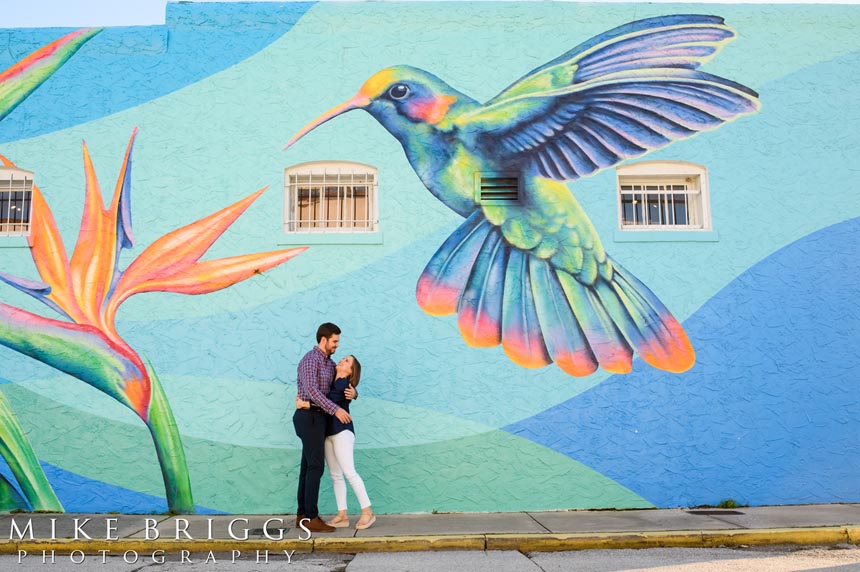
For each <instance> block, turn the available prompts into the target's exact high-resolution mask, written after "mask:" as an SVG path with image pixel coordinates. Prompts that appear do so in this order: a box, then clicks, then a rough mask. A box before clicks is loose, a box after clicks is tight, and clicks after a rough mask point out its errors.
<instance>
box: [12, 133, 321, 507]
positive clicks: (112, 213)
mask: <svg viewBox="0 0 860 572" xmlns="http://www.w3.org/2000/svg"><path fill="white" fill-rule="evenodd" d="M136 133H137V130H136V129H135V131H134V133H133V134H132V136H131V139H130V141H129V143H128V148H127V150H126V153H125V158H124V160H123V163H122V167H121V169H120V175H119V178H118V180H117V184H116V188H115V191H114V195H113V200H112V202H111V204H110V206H109V207H108V208H107V209H105V208H104V206H103V203H102V194H101V191H100V189H99V184H98V181H97V180H96V174H95V170H94V168H93V164H92V161H91V159H90V155H89V152H88V150H87V147H86V144H85V143H84V145H83V155H84V170H85V174H86V200H85V205H84V215H83V220H82V223H81V229H80V233H79V235H78V240H77V243H76V245H75V249H74V252H73V253H72V256H71V258H68V257H67V255H66V250H65V247H64V245H63V241H62V237H61V236H60V234H59V231H58V229H57V225H56V223H55V221H54V217H53V215H52V213H51V210H50V208H49V207H48V205H47V203H46V202H45V200H44V197H43V196H42V194H41V192H40V191H39V189H38V188H36V187H35V186H34V187H33V221H32V230H31V233H30V236H29V244H30V248H31V252H32V256H33V261H34V262H35V265H36V268H37V270H38V272H39V275H40V277H41V281H33V280H27V279H24V278H18V277H14V276H10V275H8V274H4V273H0V280H2V281H4V282H6V283H8V284H10V285H12V286H13V287H15V288H17V289H18V290H21V291H22V292H25V293H27V294H29V295H31V296H33V297H34V298H36V299H37V300H39V301H41V302H43V303H44V304H46V305H47V306H49V307H50V308H52V309H53V310H55V311H57V312H59V313H60V314H61V315H62V316H63V317H64V318H66V319H67V320H68V321H61V320H56V319H51V318H46V317H43V316H39V315H36V314H33V313H31V312H28V311H25V310H22V309H19V308H14V307H12V306H9V305H6V304H2V303H0V344H2V345H5V346H7V347H9V348H12V349H13V350H16V351H18V352H20V353H22V354H25V355H28V356H30V357H33V358H35V359H37V360H39V361H42V362H44V363H46V364H48V365H50V366H52V367H54V368H56V369H58V370H60V371H63V372H65V373H67V374H69V375H71V376H74V377H76V378H78V379H80V380H82V381H85V382H87V383H88V384H90V385H92V386H93V387H95V388H96V389H99V390H101V391H103V392H104V393H106V394H108V395H109V396H111V397H113V398H114V399H116V400H117V401H119V402H120V403H122V404H123V405H125V406H126V407H128V408H130V409H131V410H132V411H134V412H135V413H136V414H137V415H138V416H139V417H140V418H141V420H142V421H143V422H144V423H145V424H146V426H147V427H148V428H149V431H150V433H151V435H152V439H153V442H154V444H155V450H156V452H157V455H158V460H159V463H160V465H161V471H162V475H163V477H164V484H165V490H166V494H167V501H168V507H169V509H170V510H171V511H172V512H178V513H189V512H193V511H194V502H193V498H192V494H191V485H190V479H189V476H188V469H187V465H186V461H185V453H184V451H183V448H182V442H181V439H180V435H179V430H178V429H177V426H176V421H175V420H174V417H173V413H172V411H171V409H170V405H169V403H168V401H167V397H166V395H165V393H164V390H163V389H162V386H161V383H160V381H159V379H158V377H157V376H156V375H155V372H154V371H153V369H152V367H151V365H150V364H149V363H144V361H143V359H142V358H141V357H140V356H139V355H138V353H137V352H135V350H133V349H132V348H131V347H130V346H129V345H128V344H127V343H126V342H125V340H123V339H122V337H120V335H119V333H118V332H117V330H116V326H115V318H116V313H117V310H118V308H119V306H120V304H122V303H123V302H124V301H125V300H127V299H128V298H129V297H130V296H133V295H134V294H140V293H144V292H155V291H161V292H175V293H181V294H206V293H209V292H214V291H216V290H220V289H222V288H226V287H228V286H231V285H233V284H235V283H237V282H240V281H242V280H245V279H247V278H250V277H251V276H253V275H255V274H259V273H260V272H263V271H265V270H268V269H270V268H272V267H274V266H277V265H279V264H281V263H283V262H286V261H287V260H289V259H291V258H293V257H294V256H296V255H298V254H300V253H301V252H302V251H304V250H305V249H306V247H299V248H290V249H286V250H278V251H273V252H264V253H257V254H245V255H240V256H234V257H229V258H222V259H217V260H208V261H200V258H201V257H202V256H203V255H204V254H205V252H206V251H207V250H208V249H209V248H210V247H211V246H212V244H213V243H214V242H215V240H217V239H218V237H219V236H221V234H222V233H223V232H224V231H225V230H226V229H227V228H228V227H229V226H230V225H231V224H232V223H233V222H234V221H235V220H236V219H237V218H238V217H239V216H240V215H241V214H242V213H243V212H244V211H245V210H246V209H247V208H248V207H249V206H250V205H251V204H252V203H253V202H254V201H255V200H256V199H257V198H258V197H259V196H260V194H262V193H263V191H265V188H263V189H260V190H259V191H257V192H256V193H254V194H252V195H250V196H248V197H246V198H244V199H242V200H240V201H238V202H237V203H235V204H233V205H231V206H229V207H227V208H225V209H222V210H220V211H218V212H216V213H214V214H212V215H210V216H208V217H206V218H203V219H200V220H198V221H197V222H194V223H191V224H189V225H187V226H184V227H182V228H180V229H177V230H175V231H173V232H170V233H168V234H166V235H164V236H163V237H161V238H159V239H158V240H156V241H155V242H154V243H152V244H151V245H150V246H149V247H148V248H146V249H145V250H144V251H143V252H142V253H141V254H140V255H139V256H138V257H137V258H136V259H135V260H134V261H133V262H132V263H131V264H130V265H129V266H128V267H127V268H126V269H125V270H124V271H120V270H119V268H118V264H119V255H120V252H121V251H122V249H124V248H130V247H131V246H133V238H132V225H131V209H130V202H129V201H130V192H131V163H132V161H131V158H132V150H133V146H134V140H135V136H136ZM0 160H2V162H3V163H4V164H5V165H7V166H10V167H14V164H12V162H11V161H9V160H8V159H6V158H5V157H3V156H2V155H0ZM16 478H17V475H16Z"/></svg>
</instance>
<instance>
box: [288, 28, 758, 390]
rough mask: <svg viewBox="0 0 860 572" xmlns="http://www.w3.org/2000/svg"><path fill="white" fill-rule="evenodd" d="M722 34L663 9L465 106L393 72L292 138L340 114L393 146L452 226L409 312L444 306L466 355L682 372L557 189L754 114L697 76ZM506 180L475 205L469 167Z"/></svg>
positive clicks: (668, 327)
mask: <svg viewBox="0 0 860 572" xmlns="http://www.w3.org/2000/svg"><path fill="white" fill-rule="evenodd" d="M734 37H735V34H734V32H733V31H732V30H731V29H730V28H728V27H727V26H725V25H724V23H723V19H722V18H719V17H716V16H665V17H659V18H650V19H645V20H640V21H637V22H632V23H630V24H625V25H623V26H619V27H618V28H614V29H612V30H610V31H608V32H606V33H604V34H601V35H599V36H596V37H594V38H592V39H590V40H588V41H586V42H585V43H583V44H580V45H579V46H577V47H575V48H573V49H572V50H570V51H569V52H567V53H565V54H563V55H562V56H560V57H558V58H556V59H555V60H553V61H551V62H549V63H547V64H545V65H543V66H541V67H539V68H537V69H535V70H533V71H532V72H530V73H528V74H526V75H525V76H524V77H522V78H520V79H519V80H517V81H516V82H514V83H513V84H511V85H510V86H509V87H508V88H507V89H505V90H503V91H502V92H501V93H500V94H499V95H497V96H496V97H494V98H493V99H491V100H490V101H488V102H487V103H486V104H483V105H481V104H480V103H478V102H477V101H475V100H474V99H472V98H470V97H469V96H467V95H465V94H463V93H460V92H459V91H457V90H455V89H454V88H452V87H451V86H449V85H448V84H446V83H445V82H444V81H442V80H441V79H439V78H438V77H436V76H434V75H433V74H430V73H428V72H426V71H424V70H421V69H417V68H413V67H409V66H396V67H391V68H387V69H384V70H382V71H380V72H379V73H377V74H376V75H374V76H373V77H371V78H370V79H369V80H367V82H366V83H365V84H364V85H363V86H362V87H361V89H360V90H359V91H358V93H357V94H356V95H355V97H353V98H352V99H350V100H349V101H347V102H345V103H343V104H341V105H339V106H337V107H335V108H333V109H331V110H330V111H328V112H327V113H325V114H323V115H322V116H321V117H319V118H318V119H316V120H315V121H313V122H312V123H310V124H309V125H308V126H306V127H305V128H304V129H302V130H301V131H300V132H299V133H298V134H297V135H296V136H295V137H293V138H292V139H291V140H290V142H289V143H288V144H287V147H289V146H291V145H293V144H294V143H295V142H296V141H298V140H299V139H300V138H301V137H303V136H304V135H305V134H306V133H308V132H309V131H311V130H312V129H314V128H316V127H317V126H319V125H321V124H323V123H325V122H326V121H328V120H330V119H332V118H334V117H336V116H338V115H340V114H342V113H345V112H347V111H351V110H354V109H364V110H366V111H367V112H368V113H370V114H371V115H372V116H373V117H374V118H375V119H376V120H377V121H379V122H380V123H381V124H382V125H383V127H385V128H386V129H387V130H388V131H389V133H391V134H392V135H394V136H395V137H396V138H397V139H398V141H400V143H401V144H402V145H403V148H404V150H405V151H406V156H407V157H408V159H409V162H410V164H411V165H412V168H413V169H414V170H415V172H416V173H417V174H418V176H419V177H420V178H421V181H422V182H423V183H424V185H425V186H426V187H427V189H428V190H429V191H430V192H431V193H433V195H434V196H435V197H436V198H437V199H439V200H440V201H442V202H443V203H444V204H445V205H446V206H448V207H449V208H451V209H452V210H453V211H455V212H456V213H458V214H460V215H461V216H463V217H466V222H464V223H463V224H462V226H460V228H458V229H457V230H456V231H455V232H454V233H453V234H452V235H451V236H450V237H449V238H448V240H446V241H445V243H444V244H443V245H442V246H441V247H440V248H439V250H438V251H437V252H436V254H434V255H433V257H432V258H431V260H430V262H429V263H428V265H427V268H426V269H425V270H424V272H423V274H422V275H421V278H420V279H419V281H418V287H417V298H418V304H419V305H420V306H421V308H422V309H424V311H425V312H427V313H429V314H432V315H436V316H444V315H448V314H454V313H456V314H457V315H458V324H459V327H460V333H461V334H462V336H463V339H464V340H465V341H466V343H467V344H468V345H470V346H473V347H491V346H496V345H499V344H500V343H501V344H502V346H503V347H504V350H505V353H506V354H507V356H508V357H509V358H510V359H511V360H512V361H513V362H514V363H516V364H518V365H521V366H523V367H529V368H537V367H543V366H545V365H548V364H550V363H552V362H555V363H556V364H557V365H558V366H559V367H560V368H561V369H562V370H564V371H565V372H567V373H568V374H570V375H574V376H586V375H590V374H592V373H593V372H594V371H595V370H596V369H597V367H598V365H600V366H602V367H603V368H604V369H605V370H607V371H609V372H612V373H627V372H629V371H631V369H632V360H633V352H634V351H635V352H636V353H637V354H638V355H639V356H640V357H641V358H642V359H643V360H644V361H645V362H647V363H648V364H650V365H652V366H654V367H656V368H659V369H663V370H666V371H670V372H675V373H680V372H683V371H686V370H688V369H689V368H691V367H692V366H693V364H694V363H695V352H694V350H693V347H692V346H691V344H690V341H689V340H688V338H687V335H686V333H685V332H684V329H683V328H682V327H681V325H680V324H679V323H678V321H677V320H676V319H675V317H674V316H672V314H671V313H670V312H669V311H668V310H667V309H666V307H665V306H664V305H663V303H662V302H660V300H659V299H658V298H657V297H656V296H655V295H654V294H653V293H652V292H651V290H649V289H648V287H647V286H645V285H644V284H642V283H641V282H640V281H639V280H638V279H637V278H636V277H635V276H633V275H632V274H630V273H629V272H627V271H626V270H624V268H623V267H622V266H621V265H620V264H618V262H616V261H615V260H613V259H612V258H611V257H610V256H608V255H607V254H606V252H605V250H604V248H603V245H602V243H601V241H600V237H599V236H598V235H597V231H596V230H595V228H594V226H593V225H592V224H591V221H590V220H589V219H588V216H587V215H586V214H585V212H584V211H583V210H582V208H581V207H580V206H579V203H578V202H577V201H576V199H575V198H574V197H573V196H571V195H570V194H569V191H568V189H567V188H566V187H565V186H564V185H563V184H562V182H564V181H575V180H577V179H580V178H582V177H586V176H589V175H592V174H594V173H596V172H597V171H599V170H601V169H605V168H607V167H611V166H613V165H615V164H617V163H619V162H621V161H623V160H625V159H629V158H632V157H638V156H641V155H642V154H644V153H646V152H648V151H651V150H654V149H659V148H661V147H663V146H665V145H668V144H669V143H671V142H672V141H674V140H677V139H683V138H687V137H690V136H692V135H695V134H696V133H699V132H701V131H705V130H709V129H714V128H716V127H719V126H720V125H722V124H723V123H724V122H726V121H729V120H732V119H734V118H736V117H738V116H740V115H743V114H747V113H753V112H755V111H757V110H758V100H757V94H756V92H754V91H753V90H751V89H749V88H747V87H744V86H742V85H739V84H737V83H734V82H732V81H729V80H727V79H723V78H721V77H717V76H714V75H710V74H706V73H703V72H699V71H697V68H698V67H699V66H700V65H702V64H703V63H705V62H707V61H708V60H709V59H710V58H711V57H713V56H714V55H715V54H716V52H717V51H718V50H719V49H720V48H721V47H722V46H723V45H724V44H725V43H726V42H728V41H730V40H731V39H733V38H734ZM505 172H514V173H522V177H523V179H524V180H523V182H522V197H519V200H518V201H514V203H515V204H510V205H503V204H498V203H499V201H489V202H487V203H482V201H481V200H480V199H478V198H477V197H476V191H475V183H474V178H475V175H476V173H487V174H488V175H489V174H492V173H505Z"/></svg>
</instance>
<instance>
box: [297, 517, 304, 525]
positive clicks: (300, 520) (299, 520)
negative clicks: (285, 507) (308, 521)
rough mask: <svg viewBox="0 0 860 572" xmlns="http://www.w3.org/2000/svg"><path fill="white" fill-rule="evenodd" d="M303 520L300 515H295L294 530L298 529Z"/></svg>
mask: <svg viewBox="0 0 860 572" xmlns="http://www.w3.org/2000/svg"><path fill="white" fill-rule="evenodd" d="M303 518H304V516H303V515H301V514H297V515H296V528H298V527H299V524H300V523H301V522H302V519H303Z"/></svg>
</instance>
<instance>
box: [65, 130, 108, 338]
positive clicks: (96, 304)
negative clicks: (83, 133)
mask: <svg viewBox="0 0 860 572" xmlns="http://www.w3.org/2000/svg"><path fill="white" fill-rule="evenodd" d="M83 150H84V173H85V174H86V184H87V190H86V200H85V202H84V215H83V218H82V219H81V230H80V232H79V233H78V241H77V243H76V244H75V251H74V253H73V254H72V262H71V270H72V284H73V288H74V291H75V292H77V294H78V303H79V304H80V306H81V309H82V310H83V311H84V314H85V315H86V318H87V323H89V324H93V325H96V324H99V315H100V309H101V306H102V302H103V301H104V298H105V296H106V294H107V291H108V289H109V288H110V279H111V278H113V262H114V258H115V257H114V248H115V246H116V240H115V238H114V237H115V232H116V229H115V228H112V227H114V226H115V225H112V224H111V220H110V219H111V218H112V217H111V216H110V214H109V213H108V212H107V211H105V208H104V204H103V202H102V194H101V189H100V188H99V182H98V179H97V178H96V173H95V169H94V168H93V162H92V159H91V158H90V153H89V150H88V149H87V145H86V143H84V144H83ZM112 238H113V240H112Z"/></svg>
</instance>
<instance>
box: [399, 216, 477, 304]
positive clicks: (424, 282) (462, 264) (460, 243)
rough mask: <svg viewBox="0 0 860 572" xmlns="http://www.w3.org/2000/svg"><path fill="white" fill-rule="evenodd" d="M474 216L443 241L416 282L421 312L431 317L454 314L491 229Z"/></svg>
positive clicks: (416, 294)
mask: <svg viewBox="0 0 860 572" xmlns="http://www.w3.org/2000/svg"><path fill="white" fill-rule="evenodd" d="M476 215H479V213H475V214H474V215H472V216H470V217H469V218H468V219H466V222H464V223H463V224H461V225H460V226H459V227H457V230H455V231H454V232H453V233H452V234H451V236H449V237H448V238H447V240H445V242H444V243H443V244H442V246H440V247H439V250H437V251H436V254H434V255H433V258H431V259H430V262H428V263H427V267H426V268H425V269H424V272H423V273H422V274H421V278H419V279H418V286H417V288H416V293H415V296H416V298H417V299H418V305H419V306H421V309H422V310H424V311H425V312H427V313H428V314H430V315H433V316H447V315H449V314H453V313H454V312H456V311H457V304H458V302H459V300H460V294H461V292H462V290H463V284H464V283H465V282H466V280H467V279H468V278H469V273H470V272H471V270H472V265H473V264H474V263H475V259H476V258H477V257H478V254H479V253H480V252H481V248H482V247H483V244H484V240H485V239H486V238H487V235H488V234H489V233H490V230H491V229H492V228H493V226H492V225H491V224H490V223H489V222H487V220H486V219H485V218H483V217H482V216H476Z"/></svg>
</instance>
